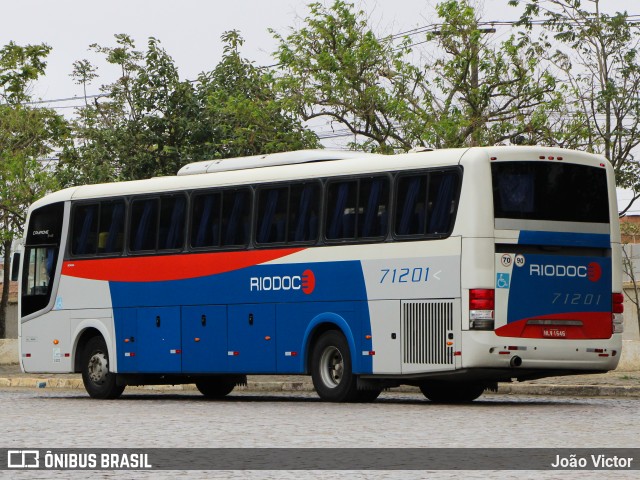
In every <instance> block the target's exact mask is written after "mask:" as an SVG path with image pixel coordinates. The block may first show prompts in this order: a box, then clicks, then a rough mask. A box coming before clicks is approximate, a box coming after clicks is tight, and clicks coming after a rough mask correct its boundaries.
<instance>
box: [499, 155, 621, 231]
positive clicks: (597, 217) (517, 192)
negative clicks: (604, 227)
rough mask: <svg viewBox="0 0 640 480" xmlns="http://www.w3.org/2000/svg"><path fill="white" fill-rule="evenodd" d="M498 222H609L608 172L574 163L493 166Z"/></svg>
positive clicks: (502, 164)
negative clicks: (505, 219)
mask: <svg viewBox="0 0 640 480" xmlns="http://www.w3.org/2000/svg"><path fill="white" fill-rule="evenodd" d="M491 176H492V182H493V208H494V213H495V218H511V219H519V220H546V221H558V222H588V223H608V222H609V200H608V194H607V175H606V171H605V169H604V168H598V167H590V166H586V165H576V164H570V163H548V162H495V163H492V164H491Z"/></svg>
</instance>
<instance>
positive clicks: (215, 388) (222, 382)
mask: <svg viewBox="0 0 640 480" xmlns="http://www.w3.org/2000/svg"><path fill="white" fill-rule="evenodd" d="M237 383H238V381H237V379H236V378H225V377H213V378H207V379H206V380H200V381H198V382H196V388H197V389H198V390H199V391H200V393H201V394H202V395H204V396H205V397H207V398H224V397H226V396H227V395H229V394H230V393H231V392H232V391H233V389H234V388H235V387H236V384H237Z"/></svg>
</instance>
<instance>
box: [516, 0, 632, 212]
mask: <svg viewBox="0 0 640 480" xmlns="http://www.w3.org/2000/svg"><path fill="white" fill-rule="evenodd" d="M510 3H511V4H512V5H524V7H525V9H524V13H523V15H522V17H521V19H520V23H521V24H522V25H524V26H526V27H527V28H529V29H530V31H531V27H532V21H533V20H534V19H537V18H540V17H542V18H543V19H544V22H543V26H544V32H543V34H542V35H541V41H543V42H547V44H549V45H553V46H554V48H549V49H548V53H547V54H546V55H545V56H543V57H541V58H542V59H544V60H546V61H548V62H550V63H551V64H553V65H554V66H556V67H557V68H558V69H559V70H560V72H561V73H562V76H563V77H564V79H565V82H566V84H567V85H568V88H567V91H566V94H565V98H564V102H565V105H566V113H565V114H566V116H567V117H574V121H573V122H572V123H571V122H567V123H566V124H565V125H563V126H564V127H565V128H563V129H562V130H561V134H563V135H565V138H571V143H570V145H569V146H572V147H574V148H580V149H585V150H588V151H592V152H597V153H601V154H603V155H604V156H605V157H607V158H608V159H609V160H610V161H611V163H612V164H613V166H614V169H615V171H616V179H617V183H618V185H619V186H621V187H624V188H630V189H632V190H633V191H634V194H635V195H634V198H633V200H632V202H631V203H633V201H635V199H637V198H639V197H640V175H639V174H640V168H639V166H638V163H637V162H636V161H635V160H634V156H633V153H632V152H633V150H634V149H635V148H636V147H637V146H638V145H640V61H639V60H640V58H639V57H638V49H639V47H640V36H639V33H640V30H639V28H640V27H639V26H638V25H637V24H636V23H635V22H631V21H629V16H628V14H627V13H626V12H623V13H620V12H618V13H615V14H613V15H609V14H605V13H603V12H602V11H601V10H600V5H601V4H602V5H604V4H605V3H604V2H602V1H601V0H589V1H581V0H511V1H510ZM548 35H551V37H552V39H553V40H552V43H549V42H548V41H547V40H548V39H547V36H548ZM567 126H570V128H566V127H567ZM631 203H630V204H629V205H626V206H622V207H623V213H624V212H625V211H626V210H627V209H628V208H629V207H630V206H631Z"/></svg>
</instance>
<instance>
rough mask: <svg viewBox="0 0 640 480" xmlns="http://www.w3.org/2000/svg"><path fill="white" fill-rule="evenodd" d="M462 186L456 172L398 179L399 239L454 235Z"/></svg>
mask: <svg viewBox="0 0 640 480" xmlns="http://www.w3.org/2000/svg"><path fill="white" fill-rule="evenodd" d="M458 183H459V176H458V173H457V172H455V171H449V172H431V173H420V174H413V175H401V176H400V177H398V180H397V184H396V185H397V192H398V193H397V202H396V215H395V233H396V235H399V236H423V235H440V234H446V233H448V232H449V231H451V228H452V222H453V219H454V218H455V212H456V203H457V194H458Z"/></svg>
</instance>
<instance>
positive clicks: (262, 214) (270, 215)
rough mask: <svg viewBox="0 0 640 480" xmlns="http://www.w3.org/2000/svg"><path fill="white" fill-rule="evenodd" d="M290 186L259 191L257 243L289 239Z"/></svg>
mask: <svg viewBox="0 0 640 480" xmlns="http://www.w3.org/2000/svg"><path fill="white" fill-rule="evenodd" d="M288 206H289V187H277V188H264V189H260V190H259V191H258V222H257V227H258V229H257V231H256V242H257V243H283V242H284V241H285V240H286V239H287V219H288V215H287V211H288Z"/></svg>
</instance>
